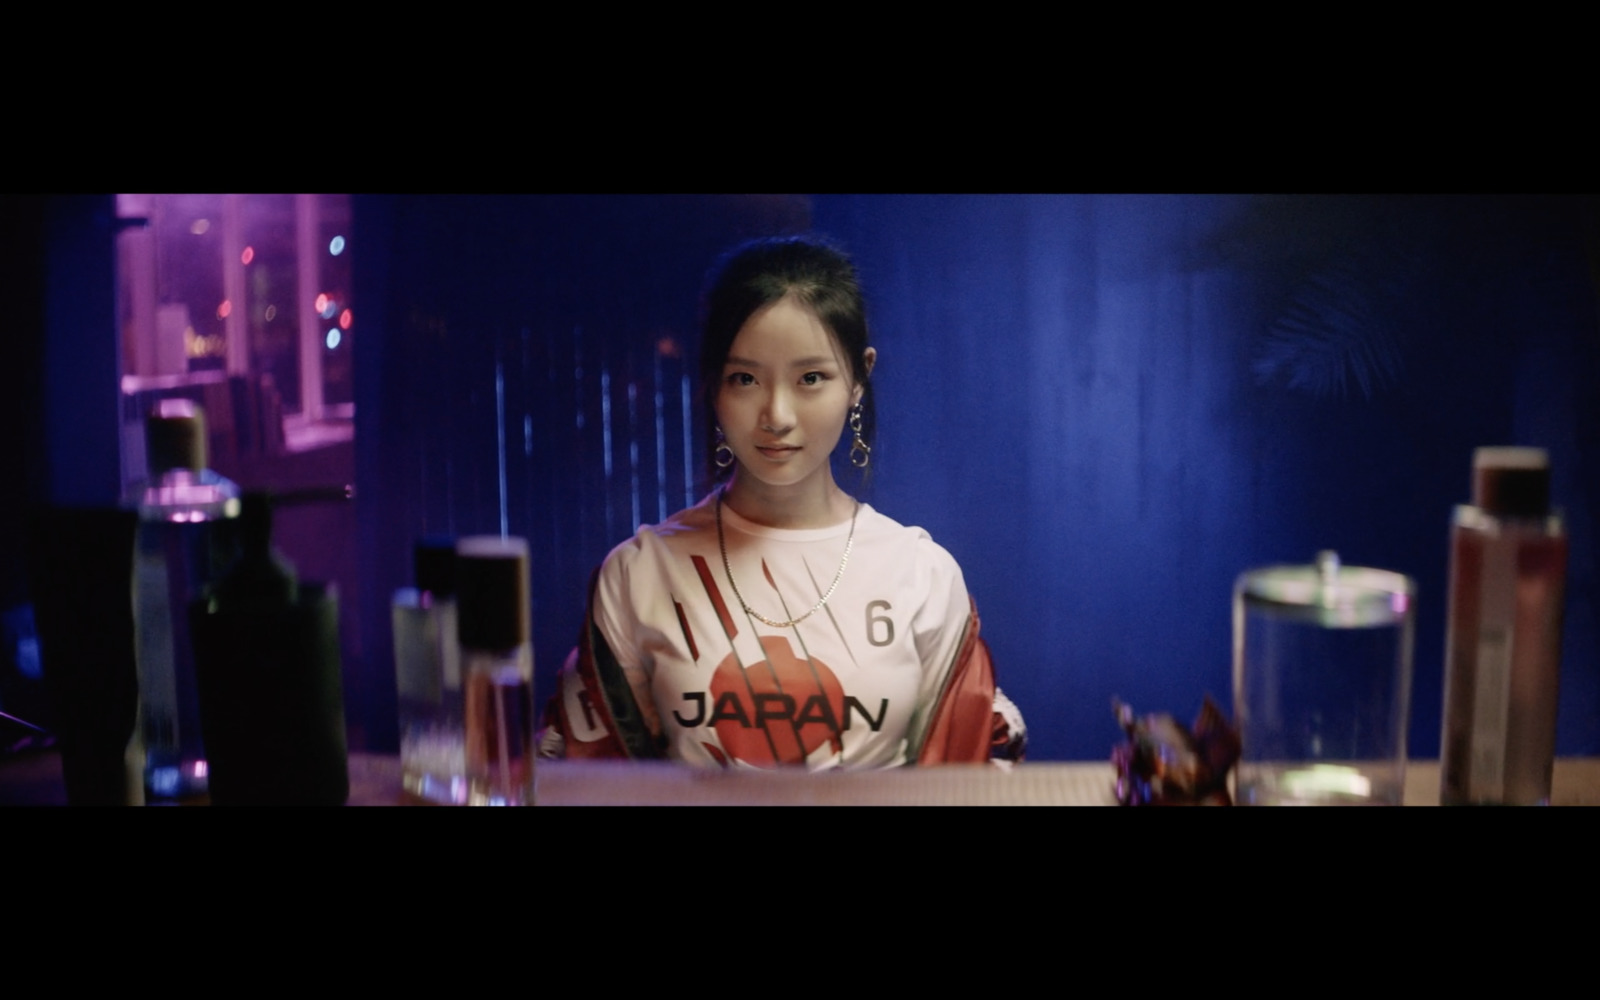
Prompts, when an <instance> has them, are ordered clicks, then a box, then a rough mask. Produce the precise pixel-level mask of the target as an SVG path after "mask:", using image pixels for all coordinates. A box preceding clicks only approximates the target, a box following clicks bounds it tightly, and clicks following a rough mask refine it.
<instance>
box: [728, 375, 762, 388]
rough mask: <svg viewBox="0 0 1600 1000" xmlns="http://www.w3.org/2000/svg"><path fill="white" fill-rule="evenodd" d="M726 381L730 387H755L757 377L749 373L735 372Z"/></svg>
mask: <svg viewBox="0 0 1600 1000" xmlns="http://www.w3.org/2000/svg"><path fill="white" fill-rule="evenodd" d="M726 381H727V383H728V384H729V385H755V384H756V377H755V376H754V375H752V374H750V373H749V372H734V373H733V374H732V375H729V376H728V377H727V379H726Z"/></svg>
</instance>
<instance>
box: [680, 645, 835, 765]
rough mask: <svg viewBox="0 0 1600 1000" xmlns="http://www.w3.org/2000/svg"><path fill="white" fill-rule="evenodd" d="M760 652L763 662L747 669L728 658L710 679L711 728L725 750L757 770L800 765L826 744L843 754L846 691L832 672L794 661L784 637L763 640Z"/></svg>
mask: <svg viewBox="0 0 1600 1000" xmlns="http://www.w3.org/2000/svg"><path fill="white" fill-rule="evenodd" d="M761 648H762V649H763V650H764V651H765V652H766V654H767V655H766V659H765V660H758V661H756V662H754V663H751V664H750V666H749V668H748V669H745V668H742V667H740V666H739V662H738V660H737V658H735V657H734V656H733V655H732V654H729V655H728V657H727V658H726V659H724V660H723V661H722V662H721V663H720V664H718V665H717V670H716V673H715V674H713V675H712V677H711V699H712V704H713V708H712V713H711V724H712V725H713V726H714V727H716V730H717V738H718V739H720V740H721V741H722V746H723V749H724V750H725V751H726V752H727V753H728V754H729V755H730V756H732V757H733V758H735V759H736V760H739V761H740V762H742V763H745V764H751V765H754V766H756V767H775V766H777V765H780V764H803V763H805V760H806V758H807V756H809V755H810V754H811V753H812V751H814V750H816V749H817V748H818V747H820V746H822V745H823V744H824V743H827V742H830V741H831V742H832V743H833V746H834V750H835V751H840V750H842V747H843V744H842V743H841V742H840V740H839V730H840V723H841V721H842V720H843V718H844V687H843V686H842V685H841V684H840V683H839V679H838V678H837V677H835V676H834V675H833V671H832V670H830V669H829V668H828V665H827V664H826V663H823V662H822V661H821V660H817V659H809V660H807V659H802V658H800V657H798V656H796V655H795V653H794V649H793V648H792V647H791V646H790V645H789V639H788V638H787V637H786V636H781V635H764V636H762V637H761ZM708 749H709V747H708ZM713 752H714V751H713ZM719 756H720V755H719Z"/></svg>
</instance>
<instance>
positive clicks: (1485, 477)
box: [1440, 448, 1567, 805]
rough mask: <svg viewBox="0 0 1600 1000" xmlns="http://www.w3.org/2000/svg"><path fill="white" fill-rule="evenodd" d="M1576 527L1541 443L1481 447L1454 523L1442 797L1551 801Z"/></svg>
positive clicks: (1465, 801)
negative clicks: (1569, 522) (1560, 507)
mask: <svg viewBox="0 0 1600 1000" xmlns="http://www.w3.org/2000/svg"><path fill="white" fill-rule="evenodd" d="M1566 578H1567V536H1566V530H1565V527H1564V526H1563V524H1562V519H1561V514H1560V512H1559V511H1552V510H1551V508H1550V459H1549V455H1548V454H1547V453H1546V452H1545V451H1544V450H1543V449H1539V448H1479V449H1477V450H1476V451H1475V452H1473V456H1472V503H1471V504H1470V505H1469V504H1463V505H1461V506H1458V507H1457V508H1456V509H1455V516H1454V519H1453V522H1452V525H1451V531H1450V597H1449V600H1450V604H1449V618H1448V621H1447V625H1446V633H1445V688H1444V719H1443V730H1444V732H1443V746H1442V748H1441V750H1440V801H1441V802H1442V803H1443V804H1445V805H1474V804H1484V805H1488V804H1494V805H1536V804H1543V803H1547V802H1548V801H1549V800H1550V779H1551V772H1552V769H1553V767H1554V764H1555V747H1556V714H1557V705H1558V694H1559V683H1560V680H1561V615H1562V604H1563V601H1564V595H1565V589H1566Z"/></svg>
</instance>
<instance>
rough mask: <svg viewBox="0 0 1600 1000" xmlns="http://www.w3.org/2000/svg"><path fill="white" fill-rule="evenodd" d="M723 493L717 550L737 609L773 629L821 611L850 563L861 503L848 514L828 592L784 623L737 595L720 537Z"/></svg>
mask: <svg viewBox="0 0 1600 1000" xmlns="http://www.w3.org/2000/svg"><path fill="white" fill-rule="evenodd" d="M725 492H727V487H726V486H724V487H723V488H722V489H720V490H718V491H717V548H719V549H721V550H722V571H723V572H724V573H726V574H728V583H729V584H730V585H731V586H732V587H733V596H734V597H737V598H738V599H739V607H741V608H743V609H744V613H745V614H747V615H750V616H751V617H753V618H755V619H757V620H758V621H761V622H765V623H766V624H768V625H771V626H772V627H773V628H789V627H791V626H794V625H798V624H800V623H801V622H803V621H805V620H806V619H807V618H810V617H811V616H812V615H814V614H816V613H817V612H818V611H821V610H822V606H823V605H824V604H827V603H828V598H830V597H832V596H833V592H834V590H835V589H837V588H838V586H839V580H840V579H841V578H842V577H843V576H844V567H845V563H848V562H849V561H850V546H852V545H854V544H855V540H856V516H857V515H858V514H860V513H861V501H860V500H857V501H856V509H855V510H853V511H851V513H850V536H849V537H848V538H846V539H845V540H844V558H843V559H840V560H839V571H838V572H837V573H834V574H833V582H832V583H830V584H828V592H827V593H826V594H823V595H822V600H820V601H818V602H817V603H815V604H813V605H812V606H811V610H810V611H807V612H806V613H805V614H803V615H801V616H800V617H799V618H792V619H790V620H789V621H786V622H775V621H773V620H772V619H771V618H768V617H767V616H766V615H764V614H762V613H761V612H759V611H757V610H756V609H755V608H752V607H751V606H750V605H748V604H746V603H745V600H744V595H743V594H741V593H739V584H738V583H737V582H736V581H735V580H734V579H733V568H732V567H731V566H729V565H728V543H727V542H726V541H725V540H724V539H723V537H722V494H723V493H725Z"/></svg>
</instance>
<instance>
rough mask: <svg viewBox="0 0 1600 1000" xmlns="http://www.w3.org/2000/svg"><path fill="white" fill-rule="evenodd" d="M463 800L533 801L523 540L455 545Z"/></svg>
mask: <svg viewBox="0 0 1600 1000" xmlns="http://www.w3.org/2000/svg"><path fill="white" fill-rule="evenodd" d="M456 614H457V627H458V631H459V634H460V637H461V671H462V682H463V688H464V696H465V698H464V700H465V705H464V716H465V719H464V722H465V737H466V747H465V749H466V766H467V801H468V804H470V805H532V804H533V755H534V722H535V718H534V712H533V643H532V628H531V621H530V619H531V618H532V607H531V592H530V589H529V583H528V543H527V541H526V540H525V539H522V538H502V537H498V536H476V537H469V538H463V539H462V540H461V541H460V542H459V543H458V544H457V545H456Z"/></svg>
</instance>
